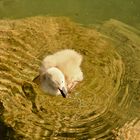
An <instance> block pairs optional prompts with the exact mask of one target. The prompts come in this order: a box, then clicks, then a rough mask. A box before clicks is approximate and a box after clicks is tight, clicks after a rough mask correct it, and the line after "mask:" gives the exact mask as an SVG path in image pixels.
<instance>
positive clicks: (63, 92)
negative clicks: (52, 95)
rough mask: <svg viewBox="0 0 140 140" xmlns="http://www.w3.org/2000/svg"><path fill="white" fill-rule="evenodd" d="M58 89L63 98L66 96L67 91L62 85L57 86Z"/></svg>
mask: <svg viewBox="0 0 140 140" xmlns="http://www.w3.org/2000/svg"><path fill="white" fill-rule="evenodd" d="M59 91H60V92H61V94H62V96H63V97H64V98H66V96H67V92H66V90H65V88H64V87H62V89H60V88H59Z"/></svg>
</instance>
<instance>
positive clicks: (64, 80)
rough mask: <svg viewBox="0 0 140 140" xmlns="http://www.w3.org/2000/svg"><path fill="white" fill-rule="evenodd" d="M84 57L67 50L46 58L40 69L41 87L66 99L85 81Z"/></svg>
mask: <svg viewBox="0 0 140 140" xmlns="http://www.w3.org/2000/svg"><path fill="white" fill-rule="evenodd" d="M81 62H82V56H81V55H80V54H79V53H77V52H76V51H74V50H71V49H66V50H62V51H59V52H56V53H54V54H53V55H49V56H47V57H45V58H44V60H43V61H42V65H41V67H40V76H39V77H40V85H41V88H42V90H43V91H44V92H47V93H49V94H51V95H59V94H62V96H63V97H66V95H67V92H69V91H71V90H72V89H73V88H74V87H75V85H76V84H77V83H78V82H80V81H82V80H83V73H82V71H81V68H80V65H81Z"/></svg>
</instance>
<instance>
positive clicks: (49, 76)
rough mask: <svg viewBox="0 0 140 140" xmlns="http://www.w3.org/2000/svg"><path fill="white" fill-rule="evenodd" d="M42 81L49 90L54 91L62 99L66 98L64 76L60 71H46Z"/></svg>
mask: <svg viewBox="0 0 140 140" xmlns="http://www.w3.org/2000/svg"><path fill="white" fill-rule="evenodd" d="M44 79H45V82H46V84H47V86H48V87H49V88H52V89H55V90H57V91H58V92H59V94H61V95H62V96H63V97H64V98H66V96H67V87H66V83H65V76H64V74H63V73H62V71H61V70H59V69H58V68H56V67H51V68H49V69H47V71H46V72H45V74H44Z"/></svg>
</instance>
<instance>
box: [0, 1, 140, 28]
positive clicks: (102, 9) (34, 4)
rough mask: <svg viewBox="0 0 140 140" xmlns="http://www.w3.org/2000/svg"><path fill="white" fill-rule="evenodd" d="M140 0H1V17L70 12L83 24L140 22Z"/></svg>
mask: <svg viewBox="0 0 140 140" xmlns="http://www.w3.org/2000/svg"><path fill="white" fill-rule="evenodd" d="M139 6H140V1H139V0H123V1H122V0H106V1H105V0H98V1H97V0H86V1H85V0H59V1H58V0H30V1H29V0H22V1H21V0H0V18H24V17H29V16H37V15H49V16H68V17H71V18H72V19H74V20H75V21H78V22H80V23H81V24H87V25H88V24H93V23H96V22H102V21H104V20H108V19H110V18H113V19H117V20H120V21H122V22H125V23H128V24H131V25H133V26H138V24H140V9H139Z"/></svg>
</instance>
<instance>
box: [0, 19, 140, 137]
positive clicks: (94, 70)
mask: <svg viewBox="0 0 140 140" xmlns="http://www.w3.org/2000/svg"><path fill="white" fill-rule="evenodd" d="M139 35H140V31H138V30H136V29H134V28H132V27H130V26H127V25H125V24H123V23H121V22H119V21H116V20H110V21H108V22H105V23H104V24H103V25H99V26H96V27H93V28H85V27H82V26H80V25H78V24H76V23H73V22H72V21H70V20H69V19H67V18H53V17H34V18H27V19H22V20H1V21H0V75H1V79H0V91H1V96H0V101H1V102H0V108H1V110H2V111H1V112H0V114H1V117H0V120H1V122H2V123H4V126H3V127H4V128H5V126H7V128H10V129H12V131H9V129H7V131H8V132H6V134H5V135H8V136H7V137H11V138H14V139H34V140H36V139H50V138H51V139H66V138H69V139H94V138H95V139H115V137H117V135H119V136H120V134H121V132H122V133H123V132H125V131H123V127H124V129H125V124H127V123H128V124H131V121H134V120H135V121H134V122H135V123H136V125H137V122H138V120H139V118H140V111H139V107H140V102H139V101H140V96H139V95H140V69H139V68H140V58H139V56H140V47H139V46H140V38H139ZM64 48H71V49H75V50H76V51H78V52H80V54H82V55H83V57H84V61H83V63H82V69H83V73H84V81H83V82H82V83H81V84H80V85H79V86H77V88H76V89H75V90H74V91H73V93H71V96H70V98H67V99H64V98H62V97H61V96H60V97H51V96H48V95H45V94H44V93H42V91H41V90H40V89H39V87H38V85H36V84H35V83H33V82H32V80H33V79H34V78H35V77H36V75H37V74H38V68H39V66H40V63H41V60H42V59H43V57H44V56H46V55H47V54H51V53H54V52H56V51H58V50H60V49H64ZM129 122H130V123H129ZM134 122H133V124H134ZM134 125H135V124H134ZM130 126H132V124H131V125H130ZM120 128H121V129H120ZM128 128H129V125H128ZM136 128H138V129H139V127H136ZM119 129H120V130H119ZM134 129H135V127H134ZM117 131H119V134H117ZM132 135H133V134H132ZM5 137H6V136H5ZM120 137H121V136H120ZM118 139H119V137H118Z"/></svg>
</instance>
